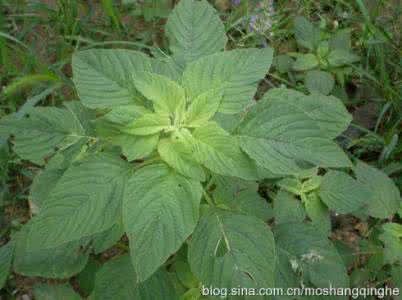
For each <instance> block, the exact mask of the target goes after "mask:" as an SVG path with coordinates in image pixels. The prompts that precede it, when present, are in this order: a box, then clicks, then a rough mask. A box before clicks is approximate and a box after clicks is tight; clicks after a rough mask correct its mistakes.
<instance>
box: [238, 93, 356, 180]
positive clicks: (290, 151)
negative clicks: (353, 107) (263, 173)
mask: <svg viewBox="0 0 402 300" xmlns="http://www.w3.org/2000/svg"><path fill="white" fill-rule="evenodd" d="M292 103H293V99H292V97H290V98H286V99H285V100H283V101H270V99H269V98H264V99H262V100H260V101H259V102H258V103H257V104H256V105H255V106H254V107H253V109H252V111H251V112H250V113H249V114H248V116H247V117H246V118H245V119H244V121H243V123H242V124H241V125H240V127H239V132H238V137H239V141H240V146H241V147H242V149H243V150H244V151H245V152H246V153H247V154H248V155H249V156H250V157H251V158H253V159H254V160H255V161H256V162H257V164H258V165H260V166H262V167H264V168H266V169H268V170H269V171H270V172H271V173H274V174H278V175H280V174H281V175H292V174H297V173H299V172H300V171H301V170H303V169H308V168H311V167H312V166H315V165H316V166H322V167H348V166H350V165H351V163H350V161H349V159H348V157H347V156H346V154H345V153H344V152H343V151H342V150H341V149H340V148H339V146H338V145H336V144H335V143H334V142H333V141H331V140H330V139H329V138H327V137H326V136H325V134H323V131H322V130H321V129H320V127H319V126H318V124H317V122H316V121H315V120H314V119H312V117H310V115H309V114H307V113H306V112H305V110H304V109H303V107H299V106H298V105H293V104H292Z"/></svg>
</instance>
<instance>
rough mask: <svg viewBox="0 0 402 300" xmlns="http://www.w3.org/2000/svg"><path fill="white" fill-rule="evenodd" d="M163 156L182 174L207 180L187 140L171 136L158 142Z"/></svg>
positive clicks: (159, 150)
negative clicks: (175, 138)
mask: <svg viewBox="0 0 402 300" xmlns="http://www.w3.org/2000/svg"><path fill="white" fill-rule="evenodd" d="M158 152H159V155H160V156H161V158H162V159H163V160H164V161H165V162H166V163H167V164H168V165H169V166H171V167H172V168H173V169H175V170H176V171H178V172H179V173H180V174H182V175H184V176H187V177H190V178H194V179H196V180H199V181H204V180H205V173H204V170H203V169H202V167H201V165H199V164H198V163H197V162H196V161H195V160H194V158H193V157H192V153H191V148H190V145H188V144H187V143H186V142H185V141H176V140H174V139H171V138H165V139H162V140H161V141H160V142H159V144H158Z"/></svg>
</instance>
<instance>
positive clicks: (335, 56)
mask: <svg viewBox="0 0 402 300" xmlns="http://www.w3.org/2000/svg"><path fill="white" fill-rule="evenodd" d="M359 60H360V58H359V56H357V55H356V54H353V53H351V52H349V51H347V50H339V49H336V50H332V51H331V52H330V53H329V55H328V62H329V64H330V65H331V66H333V67H340V66H344V65H348V64H352V63H355V62H357V61H359Z"/></svg>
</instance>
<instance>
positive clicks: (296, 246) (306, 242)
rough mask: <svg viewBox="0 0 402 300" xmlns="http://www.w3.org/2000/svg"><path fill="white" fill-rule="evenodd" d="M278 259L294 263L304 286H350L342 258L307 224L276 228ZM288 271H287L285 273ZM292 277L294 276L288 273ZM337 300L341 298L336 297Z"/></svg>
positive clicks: (295, 271) (323, 237)
mask: <svg viewBox="0 0 402 300" xmlns="http://www.w3.org/2000/svg"><path fill="white" fill-rule="evenodd" d="M274 235H275V242H276V247H277V253H278V256H279V257H281V256H282V260H284V259H285V257H286V259H287V260H288V261H289V262H290V263H291V265H292V268H293V270H294V271H293V270H292V269H291V270H287V271H288V272H289V271H290V272H292V271H293V272H294V274H293V276H295V274H300V273H301V274H302V277H303V283H304V284H307V285H314V286H316V287H321V288H324V287H327V288H328V287H329V286H332V287H335V288H336V287H342V288H346V287H348V286H349V278H348V275H347V272H346V268H345V265H344V263H343V260H342V258H341V257H340V255H339V254H338V252H337V251H336V249H335V247H334V245H333V244H332V243H331V242H330V241H329V240H328V239H327V237H326V236H325V235H324V234H322V233H320V232H319V231H317V229H316V227H314V226H313V225H310V224H308V223H304V224H303V223H299V224H297V226H295V224H292V223H287V224H282V225H279V226H276V227H275V230H274ZM283 271H285V270H283ZM287 275H288V276H290V277H292V274H287ZM337 299H338V298H337Z"/></svg>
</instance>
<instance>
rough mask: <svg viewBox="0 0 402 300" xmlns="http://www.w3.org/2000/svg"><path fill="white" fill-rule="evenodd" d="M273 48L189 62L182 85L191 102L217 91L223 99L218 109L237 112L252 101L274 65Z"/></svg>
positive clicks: (247, 50)
mask: <svg viewBox="0 0 402 300" xmlns="http://www.w3.org/2000/svg"><path fill="white" fill-rule="evenodd" d="M272 56H273V50H272V49H271V48H264V49H241V50H232V51H226V52H222V53H216V54H213V55H209V56H206V57H203V58H201V59H198V60H196V61H194V62H193V63H191V64H189V65H188V66H187V68H186V69H185V71H184V74H183V85H184V88H185V90H186V95H187V97H188V100H189V101H193V100H194V99H195V98H196V97H198V96H199V95H201V94H203V93H205V92H207V91H210V90H218V91H221V92H222V93H223V98H222V102H221V105H220V106H219V109H218V111H219V112H223V113H228V114H233V113H237V112H239V111H242V110H244V108H245V107H246V106H247V105H249V104H251V103H252V100H253V97H254V95H255V93H256V91H257V86H258V83H259V81H260V80H262V79H263V78H264V77H265V75H266V74H267V72H268V69H269V67H270V66H271V62H272Z"/></svg>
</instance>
